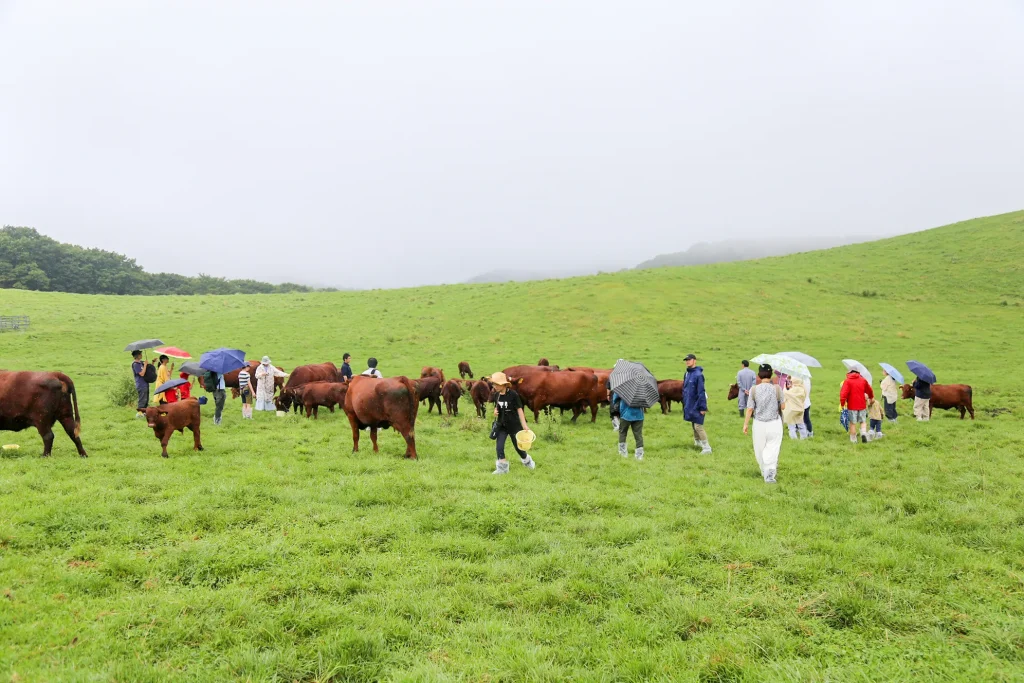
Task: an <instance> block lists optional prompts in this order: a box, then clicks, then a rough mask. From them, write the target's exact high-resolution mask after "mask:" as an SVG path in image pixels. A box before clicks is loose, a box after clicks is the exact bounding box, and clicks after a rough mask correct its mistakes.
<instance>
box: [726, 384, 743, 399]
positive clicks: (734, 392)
mask: <svg viewBox="0 0 1024 683" xmlns="http://www.w3.org/2000/svg"><path fill="white" fill-rule="evenodd" d="M739 396H740V385H739V384H730V385H729V395H728V396H726V397H725V399H726V400H727V401H732V400H734V399H737V398H739Z"/></svg>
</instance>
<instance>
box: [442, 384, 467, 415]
mask: <svg viewBox="0 0 1024 683" xmlns="http://www.w3.org/2000/svg"><path fill="white" fill-rule="evenodd" d="M461 397H462V385H461V384H459V383H458V382H457V381H456V380H454V379H450V380H448V381H447V382H445V383H444V387H443V388H442V389H441V398H443V399H444V409H445V411H447V413H448V414H449V415H455V416H456V417H458V415H459V398H461Z"/></svg>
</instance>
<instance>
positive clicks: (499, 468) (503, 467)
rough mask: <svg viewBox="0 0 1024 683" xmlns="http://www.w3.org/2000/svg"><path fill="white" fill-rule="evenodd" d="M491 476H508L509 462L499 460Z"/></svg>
mask: <svg viewBox="0 0 1024 683" xmlns="http://www.w3.org/2000/svg"><path fill="white" fill-rule="evenodd" d="M491 474H508V460H499V461H498V462H497V465H496V466H495V470H494V471H493V472H491Z"/></svg>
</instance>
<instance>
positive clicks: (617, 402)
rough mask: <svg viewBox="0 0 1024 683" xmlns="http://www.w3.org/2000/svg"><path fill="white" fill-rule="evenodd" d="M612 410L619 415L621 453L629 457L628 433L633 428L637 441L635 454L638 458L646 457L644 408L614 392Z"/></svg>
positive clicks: (634, 438)
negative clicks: (632, 403)
mask: <svg viewBox="0 0 1024 683" xmlns="http://www.w3.org/2000/svg"><path fill="white" fill-rule="evenodd" d="M612 410H614V411H616V412H618V415H619V455H621V456H622V457H623V458H628V457H629V448H628V447H627V446H626V434H627V433H628V432H629V430H630V429H632V430H633V440H634V441H635V442H636V452H635V454H634V455H635V456H636V459H637V460H643V459H644V409H643V408H634V407H633V406H631V405H629V404H628V403H626V402H625V401H623V400H622V397H621V396H619V395H618V394H615V393H613V394H612Z"/></svg>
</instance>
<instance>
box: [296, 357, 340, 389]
mask: <svg viewBox="0 0 1024 683" xmlns="http://www.w3.org/2000/svg"><path fill="white" fill-rule="evenodd" d="M338 381H341V376H340V375H339V373H338V366H337V365H335V364H334V363H331V362H330V361H328V362H326V363H319V364H317V365H300V366H299V367H297V368H295V369H294V370H292V373H291V374H290V375H289V376H288V383H287V384H285V385H284V388H285V389H294V388H295V387H299V386H302V385H303V384H309V383H310V382H338Z"/></svg>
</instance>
